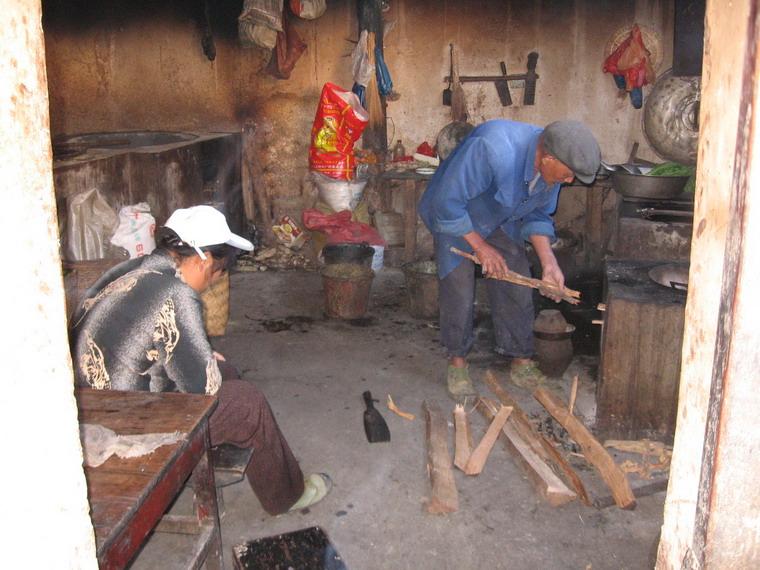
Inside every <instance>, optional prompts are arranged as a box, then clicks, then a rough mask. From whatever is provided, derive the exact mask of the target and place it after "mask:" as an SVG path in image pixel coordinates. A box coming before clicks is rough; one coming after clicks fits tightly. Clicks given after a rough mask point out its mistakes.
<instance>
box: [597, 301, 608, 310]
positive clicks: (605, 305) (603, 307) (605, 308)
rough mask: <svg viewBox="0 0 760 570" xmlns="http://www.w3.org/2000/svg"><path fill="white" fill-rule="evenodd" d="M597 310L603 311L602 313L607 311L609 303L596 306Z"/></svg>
mask: <svg viewBox="0 0 760 570" xmlns="http://www.w3.org/2000/svg"><path fill="white" fill-rule="evenodd" d="M596 310H597V311H602V312H604V311H606V310H607V303H599V304H598V305H597V306H596Z"/></svg>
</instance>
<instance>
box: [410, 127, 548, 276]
mask: <svg viewBox="0 0 760 570" xmlns="http://www.w3.org/2000/svg"><path fill="white" fill-rule="evenodd" d="M542 131H543V129H541V128H540V127H536V126H534V125H528V124H525V123H518V122H515V121H505V120H494V121H488V122H486V123H483V124H482V125H480V126H478V127H477V128H475V129H474V130H473V131H472V132H471V133H470V135H469V136H468V137H467V138H465V139H464V140H463V141H462V142H461V143H460V144H459V146H458V147H457V148H456V149H455V150H454V152H453V153H452V154H451V155H450V156H449V157H448V158H447V159H446V160H445V161H444V162H443V163H442V164H441V166H440V167H439V168H438V169H437V170H436V173H435V174H434V175H433V178H431V180H430V182H429V183H428V186H427V189H426V190H425V193H424V194H423V196H422V200H420V204H419V213H420V217H421V218H422V221H423V222H425V225H426V226H427V227H428V229H429V230H430V231H431V232H432V233H433V236H434V238H435V245H436V259H437V260H438V275H439V276H440V277H441V278H444V277H445V276H446V275H448V274H449V273H450V272H451V271H453V270H454V268H456V267H457V266H458V265H459V263H460V262H461V261H462V258H461V257H460V256H458V255H456V254H453V253H451V252H450V251H449V249H450V248H451V246H454V247H457V248H459V249H461V250H463V251H466V252H472V248H470V246H469V244H468V243H467V242H466V241H465V240H464V238H462V236H463V235H464V234H466V233H469V232H471V231H473V230H474V231H475V232H477V233H478V234H480V236H482V237H483V238H487V237H488V236H489V235H491V234H492V233H493V232H494V231H495V230H496V229H498V228H501V229H502V230H503V231H504V233H506V234H507V235H508V236H509V237H510V238H511V239H512V240H514V241H518V242H519V241H521V240H526V241H527V240H528V239H529V238H530V236H532V235H545V236H548V237H549V238H550V240H552V241H554V240H555V239H556V238H555V234H554V222H553V220H552V218H551V215H552V214H553V213H554V211H555V210H556V209H557V199H558V197H559V188H560V185H559V184H552V185H551V186H550V185H547V184H546V182H545V181H544V180H543V178H542V177H540V176H539V177H538V178H537V180H536V182H535V184H534V185H533V189H532V190H531V189H530V183H531V181H532V180H533V179H534V177H535V176H536V173H535V166H534V161H535V155H536V147H537V146H538V139H539V136H540V135H541V132H542Z"/></svg>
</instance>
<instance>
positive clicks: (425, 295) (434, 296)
mask: <svg viewBox="0 0 760 570" xmlns="http://www.w3.org/2000/svg"><path fill="white" fill-rule="evenodd" d="M404 276H405V277H406V292H407V297H408V299H409V314H410V315H412V316H413V317H415V318H417V319H435V318H437V317H438V266H437V265H436V264H435V261H417V262H415V263H407V264H406V265H404Z"/></svg>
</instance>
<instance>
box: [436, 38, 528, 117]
mask: <svg viewBox="0 0 760 570" xmlns="http://www.w3.org/2000/svg"><path fill="white" fill-rule="evenodd" d="M537 63H538V52H535V51H533V52H530V53H529V54H528V64H527V70H526V72H525V73H520V74H515V75H508V74H507V66H506V64H505V63H504V62H503V61H502V62H499V65H500V66H501V75H459V76H458V77H455V75H456V74H455V73H453V72H452V73H451V75H448V76H447V77H444V78H443V80H444V81H446V82H448V83H449V88H447V89H445V90H444V92H443V93H444V95H443V104H444V105H446V104H447V103H446V97H447V96H446V93H447V91H449V92H450V88H451V84H452V83H453V82H455V83H456V84H458V85H460V87H461V84H462V83H493V84H494V85H495V86H496V93H497V94H498V95H499V100H500V101H501V104H502V106H504V107H509V106H510V105H511V104H512V95H511V93H510V90H509V82H510V81H522V82H524V86H525V91H524V93H523V105H534V104H535V102H536V83H537V82H538V78H539V75H538V74H537V73H536V65H537Z"/></svg>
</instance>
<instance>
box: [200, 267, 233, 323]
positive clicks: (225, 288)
mask: <svg viewBox="0 0 760 570" xmlns="http://www.w3.org/2000/svg"><path fill="white" fill-rule="evenodd" d="M201 301H203V322H204V323H205V324H206V334H207V335H208V336H224V333H225V332H226V331H227V321H228V320H229V318H230V276H229V273H225V274H224V275H222V276H221V277H220V278H219V279H217V280H216V281H215V282H214V283H212V284H211V287H209V288H208V289H206V290H205V291H204V292H203V293H202V294H201Z"/></svg>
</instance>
